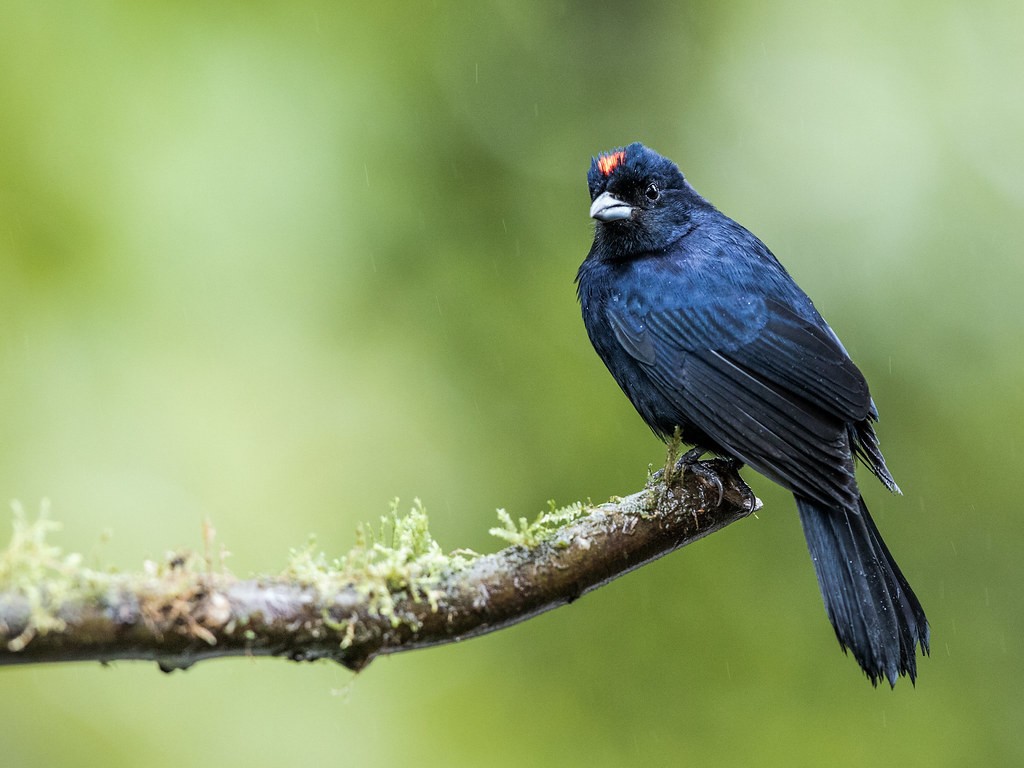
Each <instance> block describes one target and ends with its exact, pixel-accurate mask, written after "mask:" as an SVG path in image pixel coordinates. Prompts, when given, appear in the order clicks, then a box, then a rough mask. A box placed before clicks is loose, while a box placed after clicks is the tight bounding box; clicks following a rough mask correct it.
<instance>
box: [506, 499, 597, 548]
mask: <svg viewBox="0 0 1024 768" xmlns="http://www.w3.org/2000/svg"><path fill="white" fill-rule="evenodd" d="M548 506H549V509H548V511H547V512H541V513H540V514H539V515H537V517H536V519H534V521H533V522H532V523H531V522H527V519H526V518H525V517H520V518H519V520H518V521H513V520H512V516H511V515H509V513H508V512H506V511H505V510H504V509H499V510H498V520H499V521H500V522H501V526H496V527H494V528H491V529H490V531H489V533H490V534H491V536H497V537H498V538H499V539H504V540H505V541H507V542H508V543H509V544H513V545H517V546H521V547H527V548H530V547H535V546H537V545H538V544H540V543H541V542H542V541H546V540H547V539H549V538H551V536H552V535H553V534H554V533H555V532H557V531H558V530H559V529H560V528H562V527H564V526H566V525H568V524H569V523H571V522H573V521H574V520H578V519H579V518H581V517H584V516H585V515H586V514H587V513H588V512H589V511H590V507H589V506H585V505H584V504H583V503H582V502H579V501H577V502H576V503H574V504H570V505H569V506H567V507H561V508H557V509H556V508H555V503H554V502H553V501H549V502H548Z"/></svg>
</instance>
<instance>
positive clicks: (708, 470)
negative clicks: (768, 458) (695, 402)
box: [666, 446, 758, 513]
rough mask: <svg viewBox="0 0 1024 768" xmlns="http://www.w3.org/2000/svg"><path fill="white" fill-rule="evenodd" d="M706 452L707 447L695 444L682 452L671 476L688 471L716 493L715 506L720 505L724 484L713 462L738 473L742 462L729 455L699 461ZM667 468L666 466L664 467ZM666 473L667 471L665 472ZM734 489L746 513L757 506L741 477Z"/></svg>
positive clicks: (723, 494)
mask: <svg viewBox="0 0 1024 768" xmlns="http://www.w3.org/2000/svg"><path fill="white" fill-rule="evenodd" d="M705 453H707V449H705V448H702V447H701V446H697V447H695V448H692V449H691V450H689V451H687V452H686V453H684V454H683V455H682V456H680V457H679V459H678V460H677V461H676V462H675V466H674V467H673V472H672V475H673V476H678V475H679V473H682V472H689V473H691V474H693V475H695V476H696V477H697V478H698V479H699V480H700V481H701V482H703V483H704V484H705V485H706V486H708V487H709V488H710V489H712V490H713V491H715V492H716V493H717V494H718V497H717V500H716V502H715V506H721V504H722V501H723V500H724V498H725V486H724V485H723V484H722V478H721V477H720V475H719V472H718V469H716V467H715V464H718V466H719V467H721V466H722V464H725V465H726V466H727V467H728V468H729V469H731V470H732V471H733V472H736V473H738V472H739V470H740V469H742V468H743V466H744V465H743V462H742V461H740V460H739V459H735V458H732V457H729V456H723V457H721V458H719V459H715V460H713V461H701V460H700V459H701V457H702V456H703V455H704V454H705ZM666 469H667V468H666ZM666 474H668V472H666ZM734 487H735V489H736V491H738V492H739V494H740V497H741V501H740V505H741V506H742V507H743V509H745V510H746V511H747V512H748V513H749V512H753V511H755V510H756V509H757V507H758V500H757V496H755V495H754V492H753V491H752V490H750V487H749V486H748V485H747V484H746V483H744V482H743V480H742V479H740V480H739V482H738V483H735V484H734Z"/></svg>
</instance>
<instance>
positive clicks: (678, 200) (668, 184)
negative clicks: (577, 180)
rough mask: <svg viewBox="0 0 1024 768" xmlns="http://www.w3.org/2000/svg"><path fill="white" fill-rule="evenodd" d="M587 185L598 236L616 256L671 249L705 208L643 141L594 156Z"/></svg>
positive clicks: (675, 170)
mask: <svg viewBox="0 0 1024 768" xmlns="http://www.w3.org/2000/svg"><path fill="white" fill-rule="evenodd" d="M587 182H588V184H589V186H590V199H591V201H592V202H591V206H590V216H591V218H593V219H595V220H596V221H597V232H596V234H595V237H596V238H597V239H598V240H600V241H602V242H604V243H605V244H606V246H607V247H608V248H610V249H611V251H613V252H614V253H613V255H615V256H628V255H631V254H638V253H640V252H645V251H656V250H659V249H662V248H665V247H667V246H668V245H670V244H671V243H672V242H674V241H675V240H676V239H678V238H679V237H680V236H681V235H683V234H685V233H686V231H688V230H689V229H690V228H691V227H692V223H691V219H692V214H693V211H694V208H695V207H696V206H699V205H707V204H706V203H705V202H704V200H703V198H701V197H700V195H698V194H697V193H696V192H695V191H694V190H693V188H692V187H691V186H690V185H689V184H688V183H687V181H686V179H685V178H684V177H683V174H682V173H681V172H680V170H679V168H678V167H676V164H675V163H673V162H672V161H671V160H669V159H668V158H665V157H662V156H661V155H659V154H658V153H657V152H655V151H654V150H651V149H648V148H647V147H645V146H644V145H643V144H640V143H633V144H630V145H629V146H628V147H621V148H618V149H613V150H611V151H610V152H605V153H603V154H600V155H598V156H597V157H595V158H594V159H593V161H592V162H591V164H590V172H589V173H588V174H587Z"/></svg>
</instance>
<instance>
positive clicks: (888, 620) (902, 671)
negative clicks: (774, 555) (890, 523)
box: [796, 496, 929, 686]
mask: <svg viewBox="0 0 1024 768" xmlns="http://www.w3.org/2000/svg"><path fill="white" fill-rule="evenodd" d="M796 504H797V508H798V509H799V510H800V521H801V522H802V523H803V527H804V535H805V536H806V537H807V548H808V549H809V550H810V551H811V560H813V561H814V570H815V572H816V573H817V574H818V586H819V587H821V595H822V597H823V598H824V599H825V610H826V611H827V612H828V618H829V620H830V621H831V622H832V627H833V628H834V629H835V631H836V637H837V638H838V639H839V644H840V645H841V646H842V647H843V650H844V651H846V650H847V649H849V650H850V651H852V652H853V656H854V658H855V659H856V660H857V663H858V664H860V666H861V669H863V670H864V673H865V674H866V675H867V676H868V678H869V679H870V680H871V683H872V685H877V684H878V681H879V680H881V679H882V678H885V679H887V680H888V681H889V685H892V686H895V685H896V680H897V678H898V677H899V676H900V675H907V676H908V677H909V678H910V680H911V682H913V681H914V679H915V678H916V677H917V656H916V650H917V649H916V646H917V645H918V644H920V646H921V651H922V652H923V653H924V654H925V655H927V653H928V634H929V631H928V620H927V619H926V618H925V615H924V609H923V608H921V603H919V602H918V600H917V597H916V596H915V595H914V592H913V590H912V589H911V588H910V585H909V584H908V583H907V580H906V579H905V578H903V574H902V573H901V572H900V568H899V566H898V565H896V561H895V560H893V558H892V555H891V554H889V549H888V547H886V546H885V542H883V541H882V537H881V535H880V534H879V533H878V529H877V528H876V527H875V523H874V521H872V519H871V516H870V515H869V514H868V508H867V506H866V505H865V504H864V500H863V499H859V506H857V507H856V508H853V509H832V508H828V507H824V506H822V505H820V504H818V502H814V501H811V500H809V499H807V498H803V497H800V496H797V499H796Z"/></svg>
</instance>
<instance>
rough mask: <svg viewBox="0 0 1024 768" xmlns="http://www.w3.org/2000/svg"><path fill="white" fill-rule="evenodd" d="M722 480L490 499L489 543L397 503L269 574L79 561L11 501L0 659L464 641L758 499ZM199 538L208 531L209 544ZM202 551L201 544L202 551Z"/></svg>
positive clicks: (180, 561) (297, 653)
mask: <svg viewBox="0 0 1024 768" xmlns="http://www.w3.org/2000/svg"><path fill="white" fill-rule="evenodd" d="M704 467H705V468H706V469H708V470H710V471H711V472H712V473H713V476H717V477H718V478H719V479H720V481H721V484H722V493H720V492H719V488H718V487H717V485H714V486H712V485H709V483H708V477H709V476H708V474H707V473H706V472H702V473H701V474H700V476H697V475H695V474H691V473H685V474H683V475H682V477H679V476H678V474H676V475H673V474H672V473H667V474H668V475H669V479H667V480H666V473H657V474H656V475H654V476H652V477H650V478H649V481H648V483H647V485H646V486H645V488H644V489H642V490H641V491H639V492H637V493H634V494H632V495H630V496H627V497H625V498H615V499H612V500H611V501H608V502H606V503H604V504H597V505H594V504H582V503H577V504H573V505H570V506H568V507H564V508H561V509H555V508H554V505H553V504H552V505H551V509H549V510H548V511H547V512H545V513H542V514H541V515H539V516H538V517H537V518H536V519H534V520H533V521H532V522H529V521H527V520H526V518H519V519H518V520H513V519H512V517H511V516H510V515H509V514H508V513H507V512H505V511H504V510H499V512H498V517H499V523H500V525H499V526H497V527H495V528H493V529H491V533H492V534H494V535H495V536H497V537H499V538H501V539H502V540H504V541H505V542H507V543H508V544H509V546H507V547H506V548H505V549H502V550H500V551H499V552H496V553H493V554H486V555H481V554H477V553H475V552H471V551H469V550H455V551H454V552H451V553H445V552H444V550H442V548H441V547H440V545H439V544H438V543H437V542H436V541H435V540H434V538H433V537H432V536H431V534H430V531H429V527H428V518H427V514H426V511H425V510H424V508H423V506H422V504H420V502H419V501H418V500H417V501H416V503H415V504H414V506H413V507H412V509H411V510H410V511H409V512H408V513H406V514H399V513H398V503H397V501H396V502H395V503H393V504H392V509H391V512H390V514H389V515H386V516H384V517H382V518H381V520H380V524H379V526H378V527H377V528H375V529H373V528H370V527H366V526H364V527H362V528H360V529H359V531H358V532H357V535H356V543H355V546H354V547H353V548H352V549H351V550H350V551H349V553H348V554H346V555H344V556H342V557H338V558H329V557H328V556H326V555H325V554H323V553H322V552H321V551H319V550H318V549H317V546H316V542H315V541H311V542H309V544H308V545H307V546H305V547H302V548H299V549H296V550H293V551H292V553H291V557H290V561H289V563H288V565H287V567H286V568H285V569H284V571H283V572H282V573H281V574H279V575H276V576H258V577H253V578H248V579H239V578H237V577H235V576H234V575H232V574H230V573H229V572H227V571H226V570H225V569H224V568H223V566H218V567H214V564H213V563H212V562H211V561H210V558H209V557H208V556H207V557H203V556H197V555H192V554H174V555H170V556H169V557H168V558H167V559H166V560H165V561H164V562H162V563H151V562H150V563H146V564H144V567H143V568H142V569H141V570H140V571H139V572H136V573H115V572H110V571H100V570H95V569H90V568H86V567H84V566H83V564H82V558H81V556H79V555H76V554H64V553H63V552H61V550H60V549H59V548H57V547H55V546H54V545H53V544H51V543H49V541H48V539H47V536H48V534H49V533H50V532H52V531H53V530H54V529H55V528H56V527H59V526H57V524H56V523H54V522H53V521H52V520H50V519H49V517H48V515H47V513H46V509H45V508H44V510H43V511H42V513H41V514H40V516H39V518H38V519H37V520H35V521H29V520H28V519H27V517H26V515H25V514H24V512H23V511H22V510H21V509H20V507H15V513H14V533H13V536H12V539H11V543H10V544H9V545H8V547H7V548H6V549H5V550H3V551H2V552H0V665H2V664H22V663H43V662H56V661H76V660H95V661H103V662H106V661H112V660H115V659H149V660H154V661H156V662H158V664H159V665H160V667H161V668H162V669H165V670H170V669H176V668H183V667H188V666H191V665H192V664H194V663H195V662H197V661H200V660H203V659H206V658H213V657H219V656H232V655H248V656H264V655H274V656H285V657H287V658H290V659H293V660H315V659H322V658H327V659H332V660H334V661H337V662H339V663H341V664H344V665H345V666H347V667H349V668H351V669H354V670H358V669H361V668H362V667H364V666H365V665H366V664H367V663H369V661H371V660H372V659H373V658H374V657H376V656H378V655H381V654H386V653H397V652H399V651H404V650H409V649H413V648H422V647H426V646H431V645H438V644H442V643H446V642H452V641H455V640H460V639H464V638H467V637H473V636H476V635H480V634H484V633H487V632H490V631H493V630H495V629H499V628H501V627H504V626H508V625H510V624H514V623H516V622H519V621H522V620H524V619H526V618H529V617H531V616H534V615H536V614H538V613H540V612H542V611H545V610H548V609H550V608H554V607H556V606H558V605H562V604H565V603H568V602H572V601H573V600H575V599H576V598H577V597H579V596H580V595H581V594H583V593H585V592H588V591H590V590H591V589H594V588H596V587H598V586H600V585H602V584H604V583H606V582H608V581H610V580H611V579H614V578H616V577H617V576H620V575H622V574H623V573H626V572H628V571H630V570H633V569H634V568H637V567H639V566H640V565H643V564H644V563H646V562H649V561H651V560H653V559H655V558H657V557H660V556H662V555H664V554H666V553H668V552H670V551H673V550H675V549H678V548H679V547H681V546H684V545H685V544H688V543H690V542H692V541H695V540H696V539H698V538H701V537H703V536H704V535H707V534H708V533H710V532H712V531H714V530H717V529H719V528H721V527H723V526H725V525H727V524H729V523H731V522H733V521H735V520H738V519H740V518H741V517H744V516H746V515H747V514H750V512H752V511H754V509H755V508H756V507H757V506H758V505H759V502H757V501H756V499H754V498H753V496H752V495H751V494H750V491H749V489H748V488H747V487H746V486H745V485H744V484H743V482H742V480H740V479H739V477H738V475H736V472H735V469H734V468H733V466H732V464H731V463H730V462H727V461H723V460H713V461H710V462H704ZM208 543H209V542H207V544H208ZM207 548H208V547H207Z"/></svg>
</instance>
